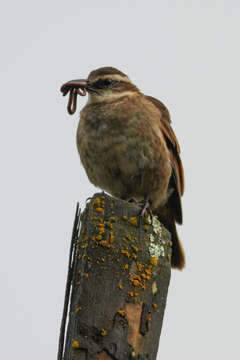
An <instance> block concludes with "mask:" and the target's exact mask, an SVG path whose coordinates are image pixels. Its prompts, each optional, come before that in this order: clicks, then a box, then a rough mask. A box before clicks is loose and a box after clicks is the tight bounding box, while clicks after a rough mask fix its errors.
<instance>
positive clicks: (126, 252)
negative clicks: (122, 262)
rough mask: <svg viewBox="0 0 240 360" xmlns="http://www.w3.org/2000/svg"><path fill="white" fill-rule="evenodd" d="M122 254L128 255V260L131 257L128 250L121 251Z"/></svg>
mask: <svg viewBox="0 0 240 360" xmlns="http://www.w3.org/2000/svg"><path fill="white" fill-rule="evenodd" d="M121 253H122V254H124V255H126V256H127V257H128V258H129V257H130V254H129V252H128V251H127V250H121Z"/></svg>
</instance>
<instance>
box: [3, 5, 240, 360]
mask: <svg viewBox="0 0 240 360" xmlns="http://www.w3.org/2000/svg"><path fill="white" fill-rule="evenodd" d="M239 10H240V5H239V1H238V0H236V1H234V0H225V1H220V0H217V1H214V0H201V1H198V0H195V1H194V0H192V1H190V0H188V1H187V0H185V1H184V0H181V1H180V0H172V1H149V0H148V1H140V0H138V1H134V0H132V1H125V0H122V1H112V0H111V1H110V0H108V1H107V0H101V1H97V0H95V1H93V0H92V1H91V0H88V1H85V2H83V1H81V0H78V1H74V0H68V1H59V0H58V1H56V0H53V1H46V0H42V1H38V2H35V1H30V0H22V1H14V0H13V1H9V2H5V5H4V8H3V9H2V10H1V15H0V16H1V21H0V26H1V31H0V34H1V60H0V61H1V70H0V71H1V77H0V78H1V86H0V91H1V101H2V105H1V108H0V112H1V114H0V115H1V131H0V136H1V140H0V146H1V151H0V156H1V166H2V174H1V228H0V231H1V252H0V254H1V255H0V256H1V261H0V268H1V290H2V291H1V293H2V295H1V300H0V302H1V307H0V308H1V358H3V359H4V360H10V359H15V358H19V359H26V360H31V359H33V358H34V359H35V360H42V359H55V358H56V353H57V340H58V333H59V326H60V317H61V312H62V306H63V295H64V286H65V279H66V270H67V258H68V251H69V245H70V236H71V230H72V221H73V216H74V211H75V204H76V202H77V201H78V200H79V201H80V204H81V206H82V207H83V206H84V202H85V199H86V198H87V197H89V196H91V195H92V194H93V193H94V192H95V191H96V189H95V188H94V187H93V186H92V185H91V184H90V183H89V181H88V179H87V177H86V175H85V172H84V170H83V168H82V167H81V166H80V162H79V157H78V153H77V150H76V145H75V133H76V128H77V123H78V115H77V114H75V115H74V116H69V115H68V114H67V112H66V102H67V100H66V98H62V96H61V94H60V92H59V88H60V85H61V84H62V83H63V82H65V81H67V80H70V79H74V78H79V77H86V76H87V75H88V73H89V72H90V71H91V70H93V69H95V68H98V67H100V66H106V65H108V66H115V67H117V68H119V69H120V70H122V71H124V72H126V73H127V74H128V75H129V77H130V78H131V79H132V80H133V81H134V82H135V83H136V84H137V86H138V87H139V88H140V89H141V90H142V91H143V92H144V93H146V94H148V95H152V96H155V97H157V98H159V99H161V100H162V101H163V102H165V104H166V105H167V106H168V108H169V110H170V112H171V115H172V120H173V128H174V130H175V132H176V134H177V137H178V139H179V142H180V145H181V148H182V159H183V164H184V168H185V175H186V192H185V195H184V198H183V211H184V225H183V226H182V227H181V228H179V233H180V235H181V238H182V241H183V244H184V247H185V251H186V256H187V268H186V270H184V271H183V272H177V271H174V272H173V273H172V280H171V284H170V289H169V295H168V303H167V308H166V313H165V318H164V325H163V329H162V336H161V341H160V349H159V359H160V358H161V359H165V360H172V359H174V358H178V359H184V360H190V359H191V360H192V359H195V360H200V359H201V360H202V359H215V358H216V359H218V360H222V359H224V360H225V359H236V358H238V356H239V320H240V319H239V304H240V291H239V290H240V289H239V287H240V286H239V264H238V263H239V253H240V239H239V222H240V221H239V180H240V179H239V159H238V155H239V145H238V137H239V64H240V52H239V30H240V26H239V18H240V11H239ZM85 102H86V98H81V99H80V98H79V99H78V107H79V109H80V108H81V107H82V106H83V105H84V104H85ZM33 354H34V355H33Z"/></svg>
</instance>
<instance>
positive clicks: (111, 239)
mask: <svg viewBox="0 0 240 360" xmlns="http://www.w3.org/2000/svg"><path fill="white" fill-rule="evenodd" d="M113 240H114V234H113V232H112V231H110V233H109V241H110V242H113Z"/></svg>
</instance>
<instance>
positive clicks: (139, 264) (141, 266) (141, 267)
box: [137, 262, 144, 271]
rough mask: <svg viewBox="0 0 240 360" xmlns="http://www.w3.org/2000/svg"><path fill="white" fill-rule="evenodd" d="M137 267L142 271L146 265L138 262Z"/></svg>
mask: <svg viewBox="0 0 240 360" xmlns="http://www.w3.org/2000/svg"><path fill="white" fill-rule="evenodd" d="M137 268H138V270H139V271H142V269H143V268H144V265H143V264H141V263H140V262H137Z"/></svg>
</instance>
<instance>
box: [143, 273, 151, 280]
mask: <svg viewBox="0 0 240 360" xmlns="http://www.w3.org/2000/svg"><path fill="white" fill-rule="evenodd" d="M141 277H142V278H143V279H146V280H149V279H150V276H149V275H146V274H144V273H142V274H141Z"/></svg>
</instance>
